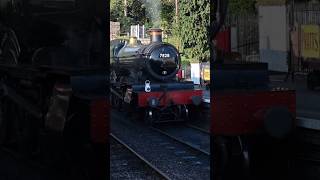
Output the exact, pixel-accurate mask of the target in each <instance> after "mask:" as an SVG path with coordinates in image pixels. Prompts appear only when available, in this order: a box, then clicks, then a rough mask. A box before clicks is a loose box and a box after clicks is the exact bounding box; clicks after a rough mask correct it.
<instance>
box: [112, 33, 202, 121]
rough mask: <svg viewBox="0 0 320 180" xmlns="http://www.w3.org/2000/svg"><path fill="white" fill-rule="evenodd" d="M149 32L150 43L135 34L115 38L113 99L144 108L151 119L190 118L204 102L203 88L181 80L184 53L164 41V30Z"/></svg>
mask: <svg viewBox="0 0 320 180" xmlns="http://www.w3.org/2000/svg"><path fill="white" fill-rule="evenodd" d="M148 32H149V33H150V42H151V43H150V44H148V45H142V44H141V42H139V41H137V39H136V38H134V37H131V38H130V40H129V41H126V40H120V39H116V40H114V41H112V42H111V47H110V54H111V56H112V57H111V61H110V62H111V74H110V82H111V93H112V95H111V103H112V104H113V105H114V106H116V107H118V108H119V107H120V106H121V105H122V104H125V105H129V106H127V107H129V108H130V109H131V108H134V109H136V110H139V111H140V112H141V111H142V112H143V113H144V115H145V117H144V118H145V120H146V121H147V122H149V123H156V122H167V121H183V120H186V119H188V117H189V109H190V108H193V106H199V105H200V104H201V101H202V90H198V89H195V88H194V85H193V82H180V81H179V79H178V78H177V73H178V71H179V69H180V63H181V60H180V54H179V52H178V50H177V49H176V48H175V47H174V46H173V45H172V44H168V43H164V42H162V30H161V29H157V28H152V29H150V30H149V31H148Z"/></svg>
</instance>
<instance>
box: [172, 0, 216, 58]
mask: <svg viewBox="0 0 320 180" xmlns="http://www.w3.org/2000/svg"><path fill="white" fill-rule="evenodd" d="M209 20H210V1H209V0H192V1H190V0H180V1H179V15H178V23H175V24H174V25H175V27H174V29H175V31H174V32H175V34H176V35H177V36H178V37H179V38H180V40H181V46H182V48H183V51H184V53H185V55H186V58H190V59H196V60H199V61H205V60H207V59H209V57H210V51H209V42H208V40H209V39H208V32H209V26H210V21H209Z"/></svg>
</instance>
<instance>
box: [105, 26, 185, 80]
mask: <svg viewBox="0 0 320 180" xmlns="http://www.w3.org/2000/svg"><path fill="white" fill-rule="evenodd" d="M149 32H150V34H151V38H150V41H151V43H150V44H148V45H142V44H141V43H140V42H138V41H137V39H136V38H135V37H131V38H130V40H129V41H120V42H118V43H117V44H116V45H115V46H114V50H113V52H112V55H113V58H112V60H111V66H112V69H113V70H114V73H115V74H113V75H116V76H117V77H118V76H119V77H122V79H121V80H122V81H123V80H126V81H128V82H129V83H137V82H144V81H146V80H147V79H148V80H150V81H157V82H160V81H162V82H168V81H173V80H174V78H175V77H176V74H177V72H178V70H179V67H180V55H179V52H178V50H177V49H176V48H175V47H174V46H173V45H171V44H168V43H163V42H162V30H161V29H156V28H154V29H150V30H149ZM113 78H115V77H113Z"/></svg>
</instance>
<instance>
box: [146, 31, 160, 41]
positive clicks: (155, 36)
mask: <svg viewBox="0 0 320 180" xmlns="http://www.w3.org/2000/svg"><path fill="white" fill-rule="evenodd" d="M148 33H149V34H150V42H151V43H154V42H162V30H161V29H160V28H151V29H149V30H148Z"/></svg>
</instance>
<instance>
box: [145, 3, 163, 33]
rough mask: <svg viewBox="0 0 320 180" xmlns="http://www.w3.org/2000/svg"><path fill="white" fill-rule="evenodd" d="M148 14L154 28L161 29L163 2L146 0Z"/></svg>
mask: <svg viewBox="0 0 320 180" xmlns="http://www.w3.org/2000/svg"><path fill="white" fill-rule="evenodd" d="M145 7H146V14H147V17H148V18H149V19H150V20H151V22H152V24H153V27H155V28H159V27H160V22H161V18H160V14H161V8H162V6H161V0H145Z"/></svg>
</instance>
